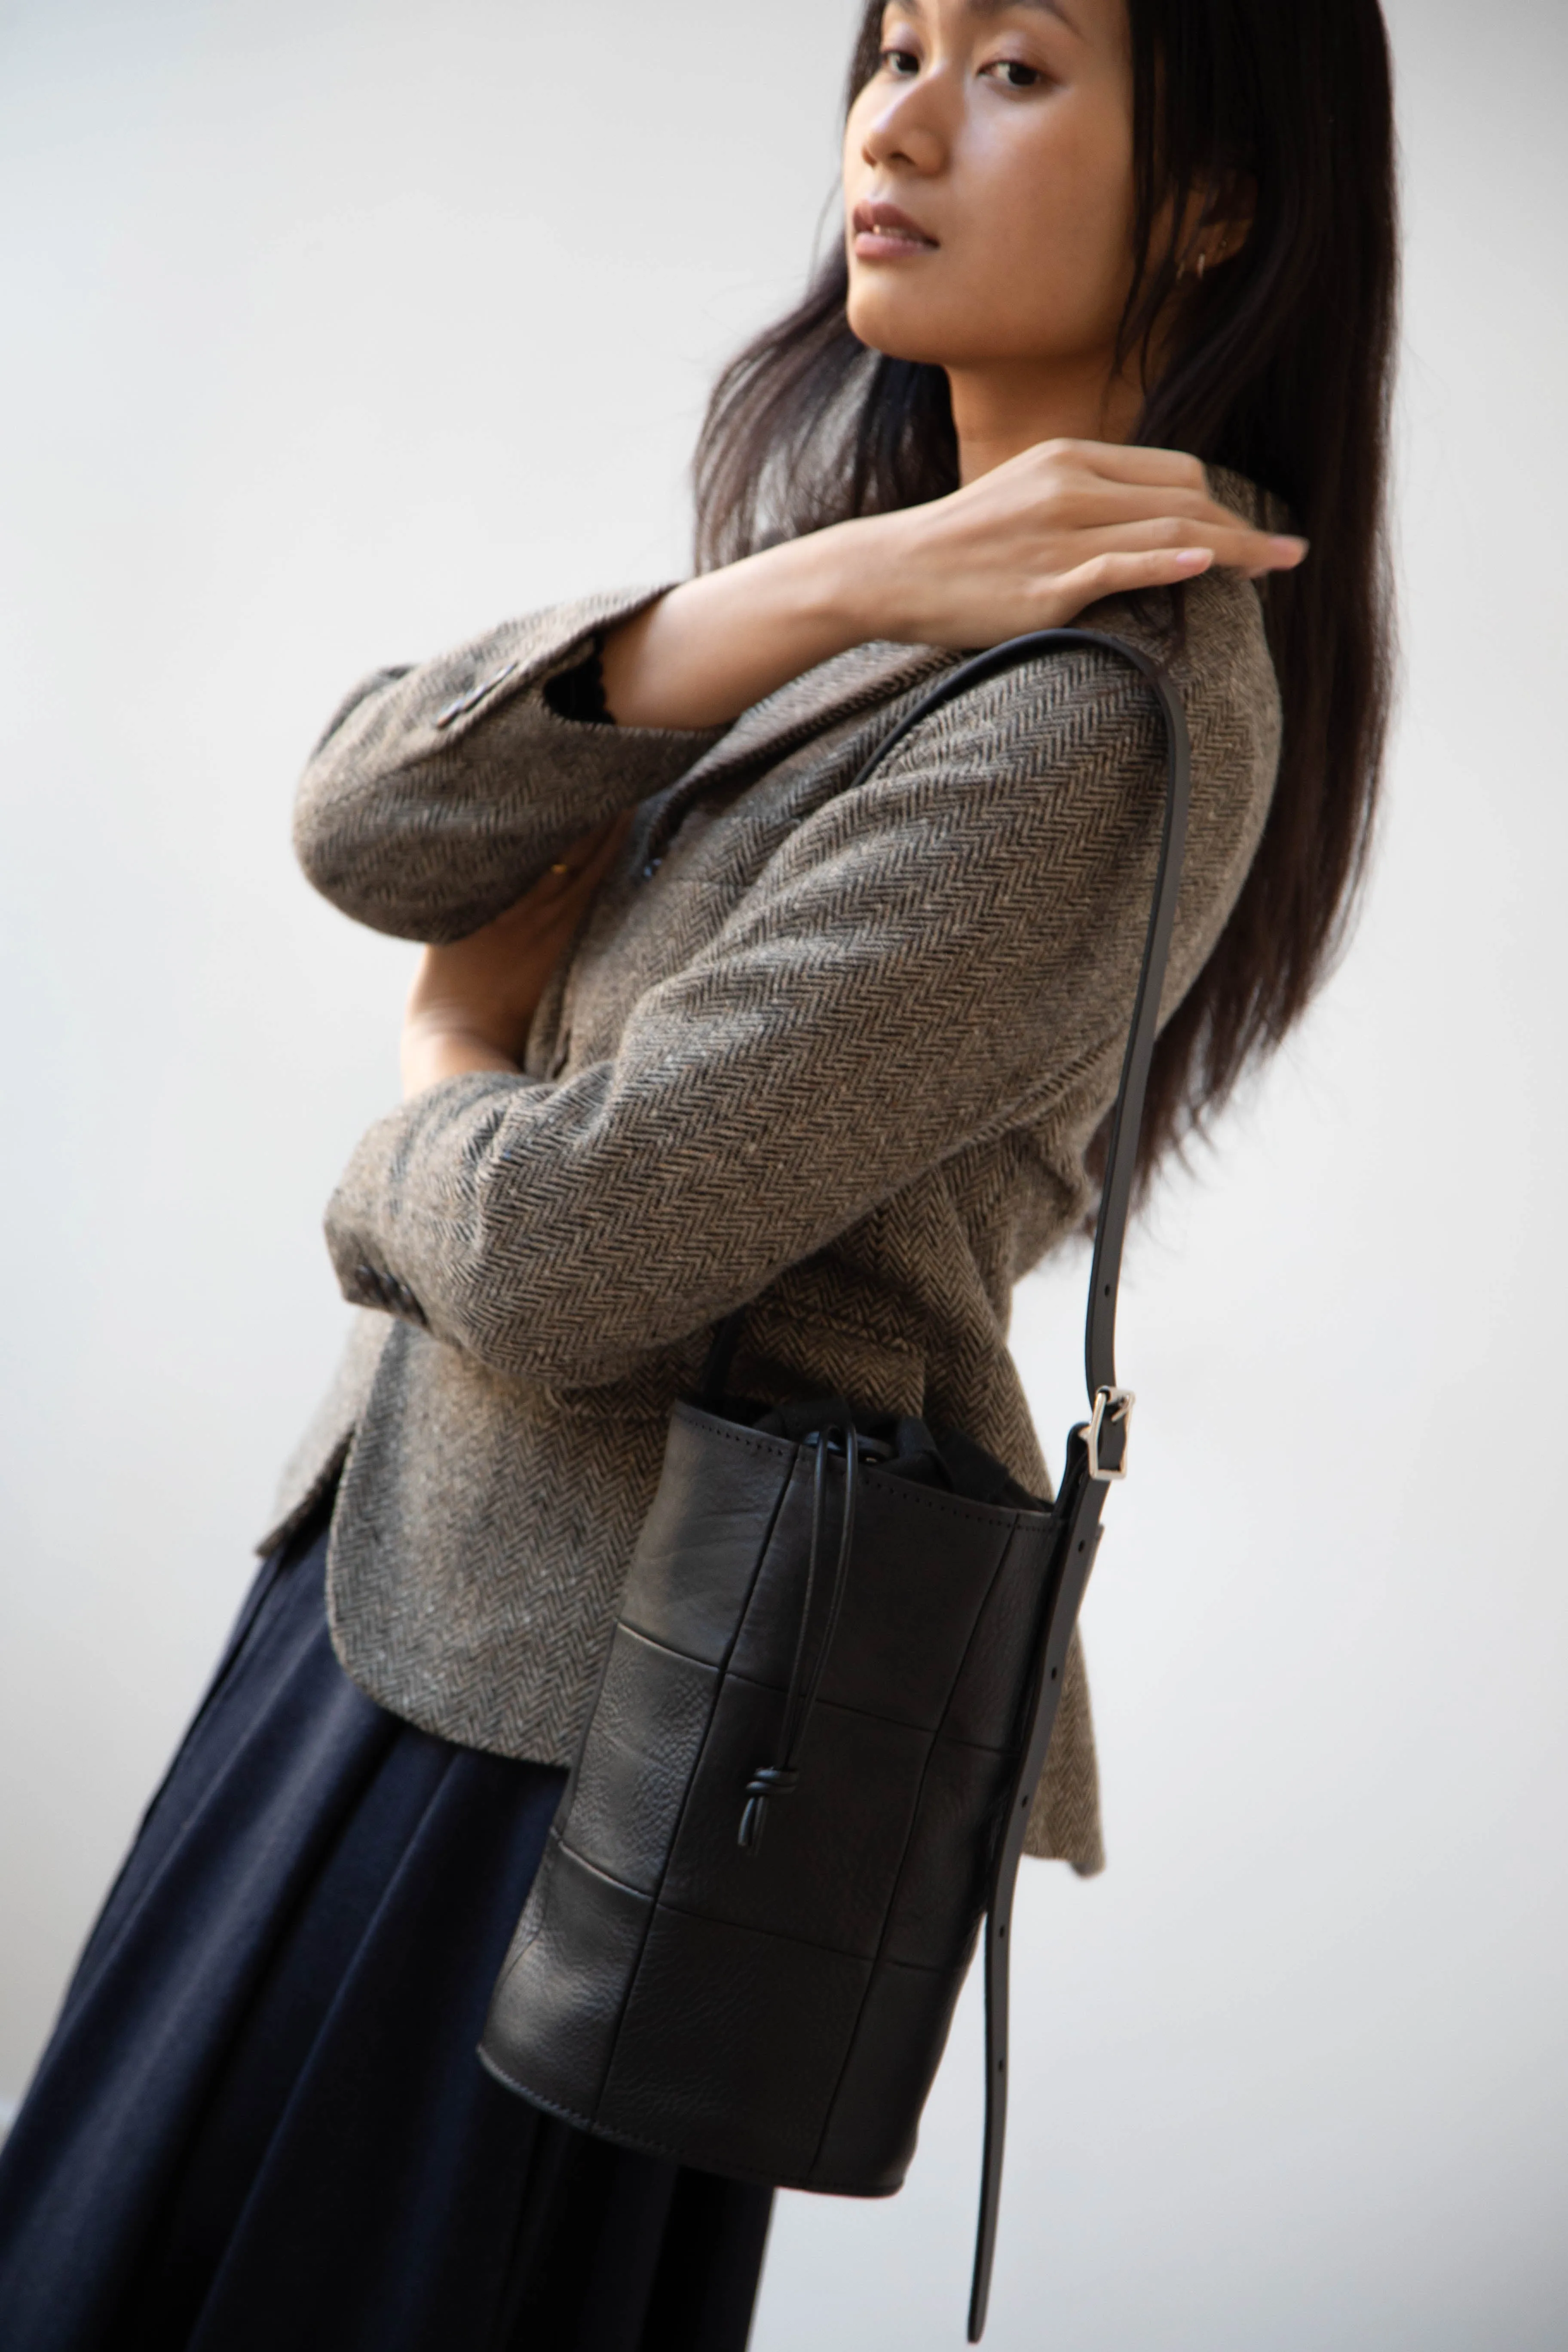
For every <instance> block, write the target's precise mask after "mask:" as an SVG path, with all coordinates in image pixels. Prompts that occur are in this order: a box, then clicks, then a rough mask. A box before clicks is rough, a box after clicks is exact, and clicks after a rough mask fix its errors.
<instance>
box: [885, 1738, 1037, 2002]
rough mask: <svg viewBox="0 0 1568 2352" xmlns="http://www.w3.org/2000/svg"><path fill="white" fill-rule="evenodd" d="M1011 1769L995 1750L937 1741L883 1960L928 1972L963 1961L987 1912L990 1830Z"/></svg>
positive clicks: (894, 1897) (896, 1895)
mask: <svg viewBox="0 0 1568 2352" xmlns="http://www.w3.org/2000/svg"><path fill="white" fill-rule="evenodd" d="M1009 1767H1010V1759H1008V1758H1007V1757H1006V1756H1005V1755H999V1754H998V1753H997V1752H996V1750H995V1749H994V1748H969V1747H965V1746H963V1745H961V1744H960V1743H959V1742H957V1741H955V1740H951V1739H944V1738H938V1739H936V1740H934V1741H933V1742H932V1744H931V1753H930V1756H929V1757H928V1759H927V1762H926V1770H925V1779H924V1780H923V1782H922V1784H921V1793H920V1801H919V1805H918V1808H917V1810H916V1814H915V1822H914V1828H913V1831H912V1832H911V1834H910V1841H909V1844H908V1846H907V1847H906V1849H905V1852H904V1859H903V1863H902V1865H901V1867H900V1872H899V1880H898V1886H897V1890H896V1892H895V1894H894V1896H893V1901H892V1906H891V1909H890V1910H889V1914H888V1925H887V1931H886V1936H885V1939H884V1942H883V1946H882V1955H883V1958H886V1959H889V1960H898V1961H903V1962H908V1963H911V1964H913V1965H916V1966H919V1967H921V1968H936V1969H953V1968H957V1967H958V1966H959V1965H960V1964H961V1962H962V1960H963V1955H964V1954H965V1953H966V1952H967V1951H968V1949H969V1948H970V1945H971V1944H972V1943H973V1937H974V1930H975V1927H976V1925H977V1924H978V1922H979V1919H980V1915H981V1913H982V1912H983V1910H984V1907H985V1869H986V1864H987V1862H988V1860H989V1856H990V1845H991V1840H990V1835H989V1832H990V1830H991V1827H992V1825H993V1823H994V1820H995V1811H996V1807H997V1805H998V1803H999V1802H1000V1801H1001V1800H1002V1797H1003V1793H1004V1790H1005V1787H1006V1781H1007V1774H1008V1770H1009Z"/></svg>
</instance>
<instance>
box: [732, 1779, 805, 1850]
mask: <svg viewBox="0 0 1568 2352" xmlns="http://www.w3.org/2000/svg"><path fill="white" fill-rule="evenodd" d="M799 1778H800V1775H799V1773H798V1772H792V1771H791V1770H790V1769H789V1768H788V1766H787V1765H784V1764H759V1765H758V1767H757V1769H756V1770H755V1771H754V1772H753V1773H752V1777H751V1779H750V1780H748V1781H747V1783H746V1802H745V1805H744V1807H743V1808H742V1813H741V1827H740V1831H739V1833H738V1835H737V1837H736V1840H735V1843H736V1844H737V1845H741V1846H743V1847H744V1848H745V1850H746V1852H747V1853H755V1852H756V1850H757V1848H758V1846H760V1845H761V1843H762V1842H763V1829H764V1828H765V1826H766V1824H767V1818H768V1799H769V1798H770V1797H787V1796H788V1795H789V1793H790V1790H792V1789H793V1788H794V1787H795V1782H796V1781H797V1780H799Z"/></svg>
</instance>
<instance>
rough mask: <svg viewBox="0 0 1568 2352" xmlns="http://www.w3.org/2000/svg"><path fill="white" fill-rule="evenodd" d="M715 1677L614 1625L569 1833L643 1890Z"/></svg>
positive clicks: (708, 1708)
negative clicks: (612, 1638)
mask: <svg viewBox="0 0 1568 2352" xmlns="http://www.w3.org/2000/svg"><path fill="white" fill-rule="evenodd" d="M718 1680H719V1677H718V1675H717V1674H716V1672H715V1670H714V1669H713V1668H712V1667H711V1666H706V1665H701V1664H698V1663H697V1662H696V1661H694V1660H692V1659H690V1658H681V1657H677V1656H676V1655H675V1654H674V1652H673V1651H670V1650H662V1649H659V1648H658V1646H657V1645H656V1644H654V1643H650V1642H647V1641H645V1640H644V1639H643V1637H642V1636H641V1635H640V1634H638V1633H630V1632H628V1631H627V1629H626V1627H625V1626H624V1625H623V1626H618V1627H617V1628H616V1636H615V1640H614V1642H613V1643H611V1646H610V1655H609V1660H608V1663H607V1664H606V1667H605V1679H604V1681H603V1683H602V1684H601V1685H600V1686H599V1696H598V1701H597V1704H596V1705H595V1709H594V1718H593V1728H592V1732H591V1735H590V1737H589V1738H588V1739H587V1740H586V1741H585V1742H584V1748H583V1754H582V1758H581V1759H580V1761H579V1764H578V1767H577V1773H576V1778H575V1780H574V1785H573V1791H572V1803H571V1812H570V1818H569V1820H568V1822H567V1823H566V1827H565V1830H564V1832H563V1835H564V1838H565V1842H566V1844H567V1845H568V1847H569V1848H570V1850H571V1851H572V1852H573V1853H576V1854H579V1855H581V1857H582V1858H583V1860H584V1862H589V1863H592V1864H594V1866H595V1868H596V1869H598V1870H603V1871H605V1872H607V1873H608V1874H609V1875H610V1877H612V1878H617V1879H619V1880H621V1881H622V1883H623V1884H624V1885H627V1886H635V1887H637V1889H638V1890H639V1892H641V1893H642V1894H645V1895H654V1894H657V1893H658V1882H659V1878H660V1876H661V1875H662V1874H663V1870H664V1865H665V1861H666V1858H667V1856H668V1852H669V1843H670V1840H671V1838H672V1837H673V1836H674V1834H675V1825H676V1822H677V1821H678V1820H679V1815H680V1807H681V1803H682V1801H683V1799H684V1798H685V1795H686V1784H687V1781H688V1780H689V1778H690V1775H691V1769H692V1766H693V1765H694V1764H695V1763H696V1761H697V1757H698V1753H699V1751H700V1748H701V1746H702V1736H703V1733H704V1732H705V1731H706V1729H707V1727H708V1718H709V1716H710V1713H711V1712H712V1706H713V1694H714V1691H715V1689H716V1688H717V1686H718Z"/></svg>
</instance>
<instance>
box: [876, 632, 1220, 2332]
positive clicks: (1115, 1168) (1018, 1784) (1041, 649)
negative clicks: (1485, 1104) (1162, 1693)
mask: <svg viewBox="0 0 1568 2352" xmlns="http://www.w3.org/2000/svg"><path fill="white" fill-rule="evenodd" d="M1070 647H1086V648H1089V649H1092V650H1094V651H1096V652H1100V653H1107V654H1110V655H1113V656H1115V657H1116V658H1117V659H1118V660H1120V661H1124V662H1129V663H1131V666H1132V667H1133V668H1134V669H1136V670H1138V671H1139V672H1140V673H1141V674H1142V677H1144V678H1145V679H1146V681H1147V682H1148V685H1149V687H1150V688H1151V690H1152V693H1153V696H1154V698H1155V701H1156V703H1157V704H1158V706H1159V710H1160V716H1161V719H1162V720H1163V726H1164V731H1165V745H1166V770H1165V813H1164V824H1163V831H1162V834H1161V839H1160V862H1159V866H1158V869H1157V872H1156V875H1155V878H1154V898H1153V905H1152V908H1151V910H1150V917H1149V928H1148V931H1147V933H1146V935H1145V938H1144V942H1143V961H1142V969H1141V970H1140V971H1139V975H1138V989H1137V993H1136V995H1135V996H1134V998H1133V1001H1132V1019H1131V1025H1130V1027H1129V1030H1128V1036H1127V1047H1126V1052H1125V1054H1124V1055H1123V1056H1122V1063H1121V1084H1120V1086H1119V1087H1118V1089H1117V1095H1116V1105H1115V1108H1114V1110H1113V1112H1112V1114H1111V1126H1110V1148H1109V1150H1108V1153H1107V1157H1106V1165H1105V1178H1104V1182H1103V1185H1102V1187H1101V1191H1100V1218H1099V1223H1098V1224H1097V1226H1096V1228H1095V1236H1094V1257H1093V1262H1092V1265H1091V1267H1090V1270H1089V1312H1088V1316H1087V1318H1086V1320H1085V1328H1084V1372H1085V1377H1086V1380H1087V1382H1088V1387H1089V1420H1088V1421H1087V1422H1086V1423H1082V1424H1081V1425H1080V1426H1079V1427H1078V1428H1076V1429H1075V1430H1074V1431H1073V1432H1072V1433H1071V1435H1070V1436H1069V1438H1068V1451H1067V1462H1066V1465H1065V1466H1064V1469H1063V1474H1062V1483H1061V1489H1060V1492H1059V1493H1058V1496H1057V1503H1056V1508H1055V1510H1054V1511H1053V1513H1052V1516H1051V1521H1050V1528H1049V1531H1048V1534H1047V1538H1046V1539H1045V1542H1046V1549H1047V1560H1046V1564H1045V1577H1044V1583H1045V1591H1044V1596H1043V1608H1042V1619H1041V1633H1040V1643H1039V1649H1038V1653H1037V1661H1036V1672H1035V1675H1034V1682H1033V1687H1032V1690H1031V1692H1030V1696H1029V1703H1028V1707H1027V1713H1026V1724H1025V1727H1024V1731H1023V1737H1022V1740H1021V1744H1020V1754H1019V1761H1018V1765H1017V1769H1016V1773H1015V1776H1014V1781H1013V1787H1012V1790H1011V1793H1010V1796H1009V1801H1008V1808H1007V1812H1006V1816H1005V1820H1004V1822H1003V1825H1002V1830H1001V1834H1000V1837H999V1840H998V1847H997V1852H996V1854H995V1856H994V1861H993V1864H992V1875H991V1885H990V1891H989V1901H988V1903H987V1906H986V1919H985V2145H984V2163H983V2171H982V2179H981V2190H980V2219H979V2226H978V2229H977V2231H976V2240H975V2249H974V2277H973V2285H972V2288H971V2293H970V2303H969V2340H970V2342H971V2343H972V2344H978V2343H979V2341H980V2338H981V2336H982V2334H983V2333H984V2326H985V2311H986V2305H987V2303H988V2301H989V2298H990V2293H991V2267H992V2262H993V2258H994V2253H995V2249H996V2218H997V2211H998V2207H999V2204H1000V2200H1001V2191H1002V2158H1003V2150H1004V2145H1005V2134H1006V2119H1007V1993H1008V1982H1007V1953H1008V1945H1009V1939H1010V1937H1011V1934H1012V1925H1013V1895H1014V1889H1015V1887H1016V1884H1017V1877H1018V1864H1019V1861H1020V1859H1021V1857H1022V1854H1023V1851H1024V1833H1025V1831H1026V1828H1027V1826H1028V1819H1029V1811H1030V1807H1031V1805H1032V1803H1033V1801H1034V1795H1035V1790H1036V1788H1037V1785H1038V1782H1039V1779H1040V1774H1041V1772H1042V1771H1043V1769H1045V1761H1046V1750H1047V1748H1048V1747H1049V1745H1050V1738H1051V1731H1052V1728H1053V1727H1054V1725H1055V1722H1056V1717H1057V1707H1058V1702H1059V1700H1060V1697H1061V1688H1062V1681H1063V1678H1064V1676H1065V1675H1066V1672H1067V1660H1068V1644H1069V1643H1070V1642H1071V1640H1072V1633H1073V1627H1074V1625H1075V1624H1076V1623H1077V1622H1078V1612H1079V1606H1080V1604H1081V1602H1082V1600H1083V1595H1084V1591H1085V1589H1086V1587H1087V1585H1088V1583H1089V1570H1090V1569H1091V1568H1092V1567H1093V1565H1094V1556H1095V1553H1096V1551H1097V1550H1098V1549H1099V1547H1100V1514H1101V1512H1102V1511H1103V1509H1104V1507H1105V1496H1106V1491H1107V1486H1108V1485H1109V1483H1110V1480H1111V1479H1114V1478H1121V1477H1124V1476H1125V1475H1126V1455H1127V1434H1128V1415H1129V1413H1130V1412H1131V1404H1132V1399H1131V1394H1130V1393H1129V1392H1128V1391H1125V1390H1123V1389H1120V1388H1118V1387H1117V1384H1116V1299H1117V1291H1118V1288H1119V1286H1120V1283H1121V1252H1122V1244H1123V1243H1124V1242H1125V1240H1126V1237H1127V1218H1128V1212H1129V1209H1130V1206H1131V1199H1132V1185H1133V1178H1134V1175H1135V1173H1136V1170H1137V1160H1138V1137H1139V1131H1140V1129H1141V1128H1142V1120H1143V1097H1144V1095H1145V1093H1146V1091H1147V1089H1148V1084H1149V1068H1150V1065H1151V1063H1152V1059H1153V1054H1154V1041H1155V1036H1156V1034H1157V1032H1158V1028H1159V1020H1160V999H1161V995H1162V992H1163V988H1164V982H1165V971H1166V966H1167V964H1168V962H1169V960H1170V950H1171V933H1172V930H1173V927H1174V924H1175V918H1176V893H1177V890H1178V888H1179V887H1180V884H1181V878H1182V858H1183V854H1184V849H1185V846H1186V836H1187V812H1188V807H1189V804H1190V802H1191V797H1192V753H1191V747H1190V744H1189V741H1188V737H1187V725H1186V719H1185V717H1184V713H1183V710H1182V706H1181V703H1180V702H1179V700H1178V699H1177V698H1176V693H1175V690H1174V688H1173V686H1172V685H1171V682H1170V680H1169V678H1168V677H1166V676H1165V673H1164V672H1163V670H1162V669H1161V667H1160V666H1159V664H1158V663H1157V662H1155V661H1153V660H1152V658H1151V657H1150V656H1149V655H1147V654H1145V653H1143V652H1142V650H1141V649H1140V648H1139V647H1138V646H1131V645H1128V644H1127V643H1126V642H1125V641H1124V640H1123V639H1122V638H1121V637H1113V636H1109V635H1105V634H1104V633H1103V632H1101V631H1100V630H1096V629H1040V630H1037V631H1035V632H1034V633H1033V634H1032V635H1028V636H1024V637H1014V638H1011V639H1009V641H1008V642H1007V643H1006V644H1005V645H1001V646H993V647H992V648H991V649H990V651H989V652H986V653H983V654H978V655H976V656H974V658H973V660H971V661H966V662H963V663H962V664H961V665H960V666H959V667H958V668H957V669H954V670H949V671H948V672H947V674H946V676H945V677H942V678H941V679H940V680H939V681H938V683H937V685H936V686H935V687H934V688H932V689H931V692H930V693H929V694H927V695H925V696H923V697H922V698H921V701H920V702H919V703H917V704H916V706H915V708H914V709H912V710H911V711H910V712H909V714H908V715H907V717H906V718H905V719H903V720H902V721H901V722H900V725H899V726H898V727H897V728H895V729H894V730H893V732H892V734H891V735H889V738H888V739H887V740H886V742H884V743H882V744H880V745H879V747H878V750H877V751H876V754H875V756H874V757H873V758H872V759H870V760H868V761H867V763H866V765H865V767H864V768H862V770H861V771H860V774H859V775H858V777H857V779H856V782H857V783H861V782H865V780H866V778H867V777H868V775H869V774H870V773H871V772H872V770H873V769H874V768H876V767H877V766H878V765H879V763H880V762H881V761H883V760H885V759H886V758H887V756H888V754H889V751H892V750H893V749H894V748H895V746H896V745H897V744H899V743H900V742H902V741H903V740H904V738H905V737H906V736H907V735H908V734H910V731H911V730H913V729H914V728H916V727H918V726H920V725H921V722H922V721H923V720H924V719H929V718H930V717H931V713H932V712H933V711H935V710H939V709H942V706H943V705H944V704H946V703H948V702H951V701H952V699H953V698H954V697H955V696H958V695H961V694H963V693H966V692H967V691H968V690H969V688H971V687H974V686H980V685H983V684H984V682H985V681H986V680H987V679H988V678H992V677H997V676H998V675H999V674H1000V673H1001V672H1002V671H1004V670H1010V669H1014V668H1016V667H1017V666H1018V664H1019V663H1021V662H1026V661H1033V660H1035V659H1037V657H1038V656H1040V655H1042V654H1050V653H1057V652H1066V651H1067V650H1068V648H1070Z"/></svg>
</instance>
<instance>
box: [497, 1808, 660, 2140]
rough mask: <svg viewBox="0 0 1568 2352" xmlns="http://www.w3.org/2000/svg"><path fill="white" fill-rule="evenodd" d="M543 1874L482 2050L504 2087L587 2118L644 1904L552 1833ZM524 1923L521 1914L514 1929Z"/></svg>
mask: <svg viewBox="0 0 1568 2352" xmlns="http://www.w3.org/2000/svg"><path fill="white" fill-rule="evenodd" d="M546 1874H548V1891H547V1895H546V1898H545V1900H544V1902H543V1904H542V1915H543V1916H542V1918H540V1917H536V1918H535V1919H534V1921H533V1922H532V1932H531V1935H530V1938H529V1940H528V1941H527V1942H526V1943H524V1944H521V1948H519V1946H518V1945H514V1946H513V1954H514V1957H513V1958H510V1959H509V1961H508V1964H507V1968H506V1969H505V1971H504V1972H503V1974H502V1976H501V1979H500V1983H499V1984H498V1985H497V1987H496V1990H495V1998H494V2000H492V2001H491V2003H490V2013H489V2021H488V2023H487V2024H486V2027H485V2036H484V2044H483V2047H484V2054H485V2058H486V2061H487V2063H488V2064H489V2066H490V2067H491V2068H492V2070H493V2071H494V2072H495V2073H497V2074H500V2075H501V2076H502V2077H503V2078H504V2079H505V2080H506V2081H508V2082H509V2083H510V2084H512V2085H513V2087H514V2088H517V2089H520V2090H523V2091H528V2090H534V2091H537V2092H538V2093H539V2095H540V2096H541V2097H542V2098H544V2099H548V2100H551V2101H552V2103H554V2104H556V2105H561V2106H563V2107H565V2108H567V2109H569V2110H570V2111H571V2112H572V2113H574V2114H576V2115H579V2116H584V2117H590V2116H591V2114H592V2106H593V2102H594V2098H595V2096H596V2094H597V2090H598V2086H599V2084H601V2083H602V2082H603V2080H604V2076H605V2068H606V2067H607V2065H608V2064H609V2061H610V2053H611V2050H612V2047H613V2045H614V2042H615V2036H616V2025H617V2023H618V2021H619V2018H620V2013H621V2003H622V2000H623V1998H624V1996H625V1992H626V1984H627V1981H628V1979H629V1978H630V1977H631V1975H632V1972H633V1971H634V1969H636V1966H637V1952H638V1949H639V1948H640V1946H641V1944H642V1940H643V1937H644V1934H645V1933H646V1931H647V1925H648V1921H649V1918H650V1916H651V1914H652V1906H651V1904H650V1903H649V1902H648V1901H647V1897H646V1896H644V1895H634V1894H633V1893H632V1892H631V1890H630V1888H628V1887H623V1886H617V1885H615V1884H614V1882H613V1881H612V1880H610V1879H607V1878H604V1877H602V1876H600V1875H599V1874H598V1873H597V1872H595V1871H592V1870H590V1869H589V1868H588V1866H587V1864H585V1863H583V1862H580V1861H579V1860H578V1859H577V1857H576V1855H575V1854H574V1853H570V1852H569V1851H568V1850H567V1849H566V1847H565V1846H564V1845H563V1844H561V1843H559V1841H557V1840H556V1839H555V1838H554V1837H553V1835H552V1840H551V1843H549V1844H548V1845H547V1846H546V1849H545V1859H544V1862H543V1864H542V1866H541V1872H540V1876H541V1878H544V1877H546ZM528 1927H530V1922H529V1918H528V1915H527V1913H525V1914H524V1917H523V1921H522V1923H521V1927H520V1931H519V1932H520V1937H521V1934H522V1932H523V1931H524V1930H525V1929H527V1928H528Z"/></svg>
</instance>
